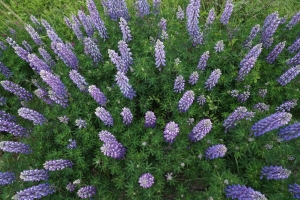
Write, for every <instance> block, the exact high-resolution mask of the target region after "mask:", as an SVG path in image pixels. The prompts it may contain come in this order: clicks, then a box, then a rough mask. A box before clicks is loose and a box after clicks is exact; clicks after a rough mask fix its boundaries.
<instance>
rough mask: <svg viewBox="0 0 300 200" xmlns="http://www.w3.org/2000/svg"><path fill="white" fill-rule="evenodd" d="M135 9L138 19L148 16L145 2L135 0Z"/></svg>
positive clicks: (148, 6) (147, 6) (148, 7)
mask: <svg viewBox="0 0 300 200" xmlns="http://www.w3.org/2000/svg"><path fill="white" fill-rule="evenodd" d="M135 8H136V10H137V15H138V16H139V17H144V16H145V15H149V14H150V5H149V3H148V2H147V0H137V1H136V2H135Z"/></svg>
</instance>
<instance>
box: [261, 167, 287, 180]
mask: <svg viewBox="0 0 300 200" xmlns="http://www.w3.org/2000/svg"><path fill="white" fill-rule="evenodd" d="M291 173H292V172H291V171H289V170H287V169H284V168H282V166H270V167H267V166H266V167H263V168H262V170H261V174H262V175H261V177H260V179H262V177H263V176H266V178H267V180H270V179H271V180H283V179H286V178H288V177H289V176H290V174H291Z"/></svg>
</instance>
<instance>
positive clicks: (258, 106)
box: [253, 103, 270, 112]
mask: <svg viewBox="0 0 300 200" xmlns="http://www.w3.org/2000/svg"><path fill="white" fill-rule="evenodd" d="M269 108H270V105H267V104H265V103H257V104H255V105H254V106H253V109H256V110H258V111H260V112H264V111H268V110H269Z"/></svg>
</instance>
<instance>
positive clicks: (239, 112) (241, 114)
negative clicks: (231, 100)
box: [223, 106, 255, 133]
mask: <svg viewBox="0 0 300 200" xmlns="http://www.w3.org/2000/svg"><path fill="white" fill-rule="evenodd" d="M254 115H255V112H248V111H247V108H246V107H243V106H241V107H238V108H237V109H236V110H235V111H234V112H233V113H231V114H230V115H229V116H228V117H227V118H226V119H225V121H224V124H223V126H224V127H225V133H226V132H227V131H228V130H229V129H231V128H234V127H235V126H236V125H237V123H238V122H239V121H241V120H242V119H245V118H246V120H251V118H253V117H254Z"/></svg>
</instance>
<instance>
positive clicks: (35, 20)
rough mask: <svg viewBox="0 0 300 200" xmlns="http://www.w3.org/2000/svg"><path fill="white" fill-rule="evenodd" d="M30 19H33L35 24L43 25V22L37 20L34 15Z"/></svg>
mask: <svg viewBox="0 0 300 200" xmlns="http://www.w3.org/2000/svg"><path fill="white" fill-rule="evenodd" d="M30 20H31V21H32V23H34V24H35V25H37V26H38V25H41V23H40V22H39V21H38V20H37V18H36V17H35V16H33V15H30Z"/></svg>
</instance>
